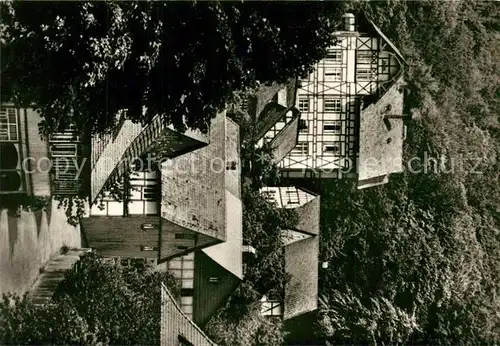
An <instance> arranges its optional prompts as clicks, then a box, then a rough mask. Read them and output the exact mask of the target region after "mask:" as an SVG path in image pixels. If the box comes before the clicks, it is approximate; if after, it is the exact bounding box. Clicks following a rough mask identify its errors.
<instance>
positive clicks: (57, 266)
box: [30, 249, 90, 304]
mask: <svg viewBox="0 0 500 346" xmlns="http://www.w3.org/2000/svg"><path fill="white" fill-rule="evenodd" d="M88 251H90V249H77V250H70V251H68V252H67V253H66V254H64V255H60V256H58V257H56V258H54V259H53V260H51V261H50V262H49V263H48V264H47V266H46V267H45V268H44V270H43V273H42V274H41V275H40V277H39V278H38V280H37V281H36V282H35V284H34V285H33V287H32V288H31V290H30V296H31V297H32V299H33V302H34V303H35V304H45V303H48V302H50V300H51V298H52V294H53V293H54V291H55V289H56V288H57V285H58V284H59V282H61V281H62V280H63V279H64V273H65V272H66V271H67V270H69V269H71V268H72V267H73V265H74V264H75V263H76V262H78V261H79V260H80V256H81V255H83V254H84V253H86V252H88Z"/></svg>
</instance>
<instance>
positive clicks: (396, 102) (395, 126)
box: [358, 76, 404, 188]
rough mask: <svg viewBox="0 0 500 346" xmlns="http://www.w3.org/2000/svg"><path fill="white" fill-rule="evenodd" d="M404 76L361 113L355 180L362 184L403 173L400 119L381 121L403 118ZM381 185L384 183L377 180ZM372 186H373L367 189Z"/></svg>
mask: <svg viewBox="0 0 500 346" xmlns="http://www.w3.org/2000/svg"><path fill="white" fill-rule="evenodd" d="M403 85H404V79H403V76H400V77H399V78H398V79H397V80H396V82H395V83H394V84H393V85H392V86H391V87H390V88H388V89H387V90H386V91H385V93H384V94H383V95H382V96H381V97H380V98H379V99H378V100H377V101H376V102H375V103H372V104H370V105H369V106H367V107H366V108H365V109H362V110H361V114H360V131H359V161H358V175H359V177H358V179H359V182H360V183H361V184H360V185H359V187H360V188H362V187H363V181H365V180H369V179H373V178H376V177H380V176H383V175H387V174H390V173H397V172H401V171H402V170H403V164H402V158H403V131H404V124H403V119H384V116H385V115H402V114H403V98H404V95H403V92H402V91H401V90H400V89H401V86H403ZM380 181H381V183H383V181H384V179H381V180H380ZM370 186H372V185H370Z"/></svg>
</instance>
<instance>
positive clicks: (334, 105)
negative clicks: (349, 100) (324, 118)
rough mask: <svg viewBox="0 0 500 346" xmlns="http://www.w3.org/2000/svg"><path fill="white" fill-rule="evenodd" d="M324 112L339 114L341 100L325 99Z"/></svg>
mask: <svg viewBox="0 0 500 346" xmlns="http://www.w3.org/2000/svg"><path fill="white" fill-rule="evenodd" d="M324 111H325V112H336V113H340V112H341V111H342V100H341V99H325V101H324Z"/></svg>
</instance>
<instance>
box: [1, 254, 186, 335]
mask: <svg viewBox="0 0 500 346" xmlns="http://www.w3.org/2000/svg"><path fill="white" fill-rule="evenodd" d="M161 282H164V283H165V284H166V285H167V286H168V287H169V288H170V289H171V290H172V292H173V293H174V294H178V293H179V289H178V287H177V284H176V281H175V279H174V278H173V277H172V276H171V275H170V274H168V273H160V272H151V271H149V270H148V268H126V267H121V266H119V265H115V264H110V263H108V262H106V261H103V259H102V258H100V257H98V256H97V255H95V254H93V253H91V254H87V255H85V256H84V257H83V258H82V259H81V260H80V262H78V263H77V264H76V265H75V266H74V267H73V268H72V269H71V270H69V271H68V272H67V273H66V275H65V278H64V280H63V281H62V282H61V283H60V285H59V286H58V287H57V289H56V291H55V292H54V296H53V299H52V302H51V304H49V305H45V306H35V305H33V303H32V302H31V301H30V300H29V298H28V297H26V296H25V297H23V298H20V297H17V296H12V295H10V296H4V300H3V302H2V304H1V305H0V312H1V315H0V319H1V322H2V323H1V324H0V344H47V343H48V344H85V345H94V344H96V343H101V344H122V345H125V344H127V345H128V344H158V343H159V336H160V310H161V309H160V307H161V299H160V295H161V293H160V283H161Z"/></svg>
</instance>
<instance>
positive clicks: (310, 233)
mask: <svg viewBox="0 0 500 346" xmlns="http://www.w3.org/2000/svg"><path fill="white" fill-rule="evenodd" d="M261 193H262V194H263V195H264V196H265V198H266V199H267V200H268V201H270V202H273V203H276V204H277V206H278V207H279V208H291V209H295V211H296V212H297V214H298V223H297V225H296V226H295V229H289V230H283V231H282V239H283V243H284V261H285V271H286V272H287V273H288V274H290V281H289V282H288V283H287V286H286V288H285V292H284V297H265V296H264V297H262V300H261V302H262V310H261V312H262V314H264V315H267V316H281V317H282V318H283V319H284V320H291V319H294V318H296V317H298V316H301V315H303V314H307V313H309V312H311V311H314V310H316V309H317V307H318V266H319V233H320V196H318V195H316V194H314V193H312V192H309V191H306V190H304V189H300V188H297V187H293V186H292V187H264V188H262V189H261ZM256 251H259V250H258V249H256Z"/></svg>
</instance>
